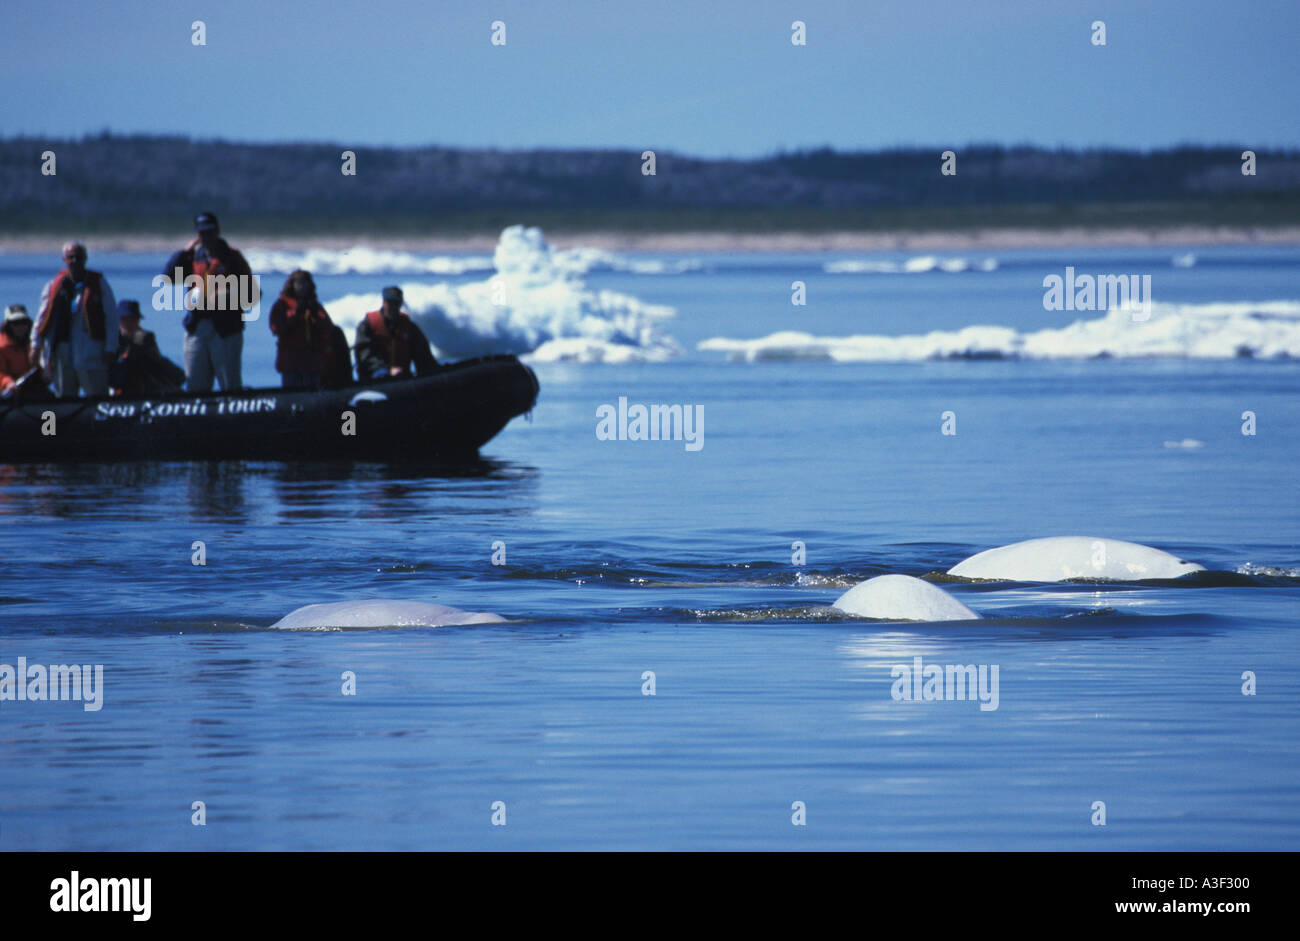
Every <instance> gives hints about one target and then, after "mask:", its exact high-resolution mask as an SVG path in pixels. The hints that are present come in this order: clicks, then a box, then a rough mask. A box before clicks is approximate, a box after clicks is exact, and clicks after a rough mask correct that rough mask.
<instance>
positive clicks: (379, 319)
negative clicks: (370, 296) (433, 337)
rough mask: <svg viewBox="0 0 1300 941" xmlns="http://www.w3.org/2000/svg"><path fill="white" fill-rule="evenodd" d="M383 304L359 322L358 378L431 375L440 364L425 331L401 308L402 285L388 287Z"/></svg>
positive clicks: (373, 378)
mask: <svg viewBox="0 0 1300 941" xmlns="http://www.w3.org/2000/svg"><path fill="white" fill-rule="evenodd" d="M383 300H384V303H383V306H382V307H380V308H379V310H372V311H371V312H370V313H368V314H366V316H365V318H364V319H363V320H362V321H361V323H359V324H357V342H356V351H357V378H358V379H360V380H361V381H362V382H374V381H376V380H379V379H386V378H388V377H390V376H405V377H410V375H411V366H412V364H414V366H415V369H416V374H417V375H420V376H425V375H428V374H429V373H430V372H432V371H433V370H435V369H436V368H437V367H438V361H437V360H436V359H435V358H434V356H433V351H432V350H430V349H429V341H428V340H427V339H425V336H424V331H422V330H421V329H420V327H419V325H418V324H416V323H415V321H413V320H412V319H411V318H410V317H408V316H407V315H406V314H404V313H403V312H402V289H401V288H399V287H386V288H384V292H383Z"/></svg>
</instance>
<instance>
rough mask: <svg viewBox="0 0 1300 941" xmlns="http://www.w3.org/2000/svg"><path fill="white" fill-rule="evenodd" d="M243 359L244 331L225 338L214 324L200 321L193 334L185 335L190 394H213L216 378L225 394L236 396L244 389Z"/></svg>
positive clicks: (187, 380) (186, 377) (187, 385)
mask: <svg viewBox="0 0 1300 941" xmlns="http://www.w3.org/2000/svg"><path fill="white" fill-rule="evenodd" d="M243 356H244V331H243V330H240V331H239V332H237V333H233V334H231V335H230V336H228V337H223V336H221V335H219V334H218V333H217V330H216V328H215V327H214V326H212V321H211V320H207V319H204V320H200V321H199V325H198V326H197V327H195V328H194V332H193V333H187V334H186V335H185V388H187V389H189V391H191V392H211V391H212V380H213V378H215V379H216V380H217V383H218V384H219V385H220V386H221V391H222V392H233V391H234V390H236V389H238V388H240V387H241V386H243V379H242V376H241V369H240V364H241V360H242V359H243Z"/></svg>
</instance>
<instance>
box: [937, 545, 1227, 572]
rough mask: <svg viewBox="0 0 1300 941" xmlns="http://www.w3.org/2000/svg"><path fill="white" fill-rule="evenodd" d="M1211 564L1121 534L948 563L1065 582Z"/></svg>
mask: <svg viewBox="0 0 1300 941" xmlns="http://www.w3.org/2000/svg"><path fill="white" fill-rule="evenodd" d="M1204 571H1205V567H1204V566H1202V565H1197V564H1196V563H1195V562H1184V561H1183V560H1182V559H1180V558H1178V557H1176V556H1172V555H1170V554H1169V553H1168V552H1162V551H1161V550H1159V549H1153V548H1151V547H1150V546H1143V545H1140V544H1138V543H1136V542H1124V541H1123V540H1121V539H1098V538H1094V537H1090V536H1052V537H1049V538H1046V539H1029V540H1026V541H1025V542H1016V543H1012V544H1011V545H1009V546H999V547H998V548H996V549H986V550H985V551H983V552H980V553H977V554H976V555H973V556H971V557H970V558H969V559H963V560H962V561H961V562H958V563H957V564H956V565H954V566H953V567H952V568H950V569H948V574H949V575H956V576H958V577H959V578H978V579H997V580H1004V579H1005V580H1009V581H1018V582H1060V581H1065V580H1066V579H1070V578H1095V579H1104V580H1106V581H1120V582H1134V581H1141V580H1142V579H1147V578H1179V577H1181V576H1183V575H1188V574H1190V573H1192V572H1204Z"/></svg>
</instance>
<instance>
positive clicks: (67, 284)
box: [35, 268, 104, 343]
mask: <svg viewBox="0 0 1300 941" xmlns="http://www.w3.org/2000/svg"><path fill="white" fill-rule="evenodd" d="M102 278H103V275H102V274H100V273H99V272H98V271H87V272H86V276H85V278H84V280H83V283H84V284H85V290H83V291H82V293H81V322H82V324H83V325H84V326H85V328H86V332H87V333H88V334H90V336H91V339H94V340H98V341H100V342H101V343H102V342H103V341H104V291H103V287H102V284H101V279H102ZM75 289H76V282H75V281H73V280H72V274H71V272H69V271H68V269H67V268H64V269H63V270H62V271H60V272H59V273H58V274H57V275H55V276H54V281H53V283H52V284H51V285H50V299H49V300H48V301H46V302H45V309H44V310H42V311H41V312H40V314H39V315H38V316H37V318H36V331H35V332H36V335H37V336H38V337H40V338H41V339H42V340H44V339H45V338H46V337H48V336H49V335H50V333H51V332H52V331H53V330H54V325H55V324H56V323H58V322H59V320H60V319H61V318H64V317H68V316H71V313H72V298H73V291H74V290H75Z"/></svg>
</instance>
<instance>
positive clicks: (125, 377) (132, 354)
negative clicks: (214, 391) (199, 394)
mask: <svg viewBox="0 0 1300 941" xmlns="http://www.w3.org/2000/svg"><path fill="white" fill-rule="evenodd" d="M143 316H144V315H143V314H141V313H140V304H139V302H138V301H122V302H120V303H119V304H118V305H117V317H118V322H119V323H120V324H121V333H120V334H119V336H118V341H117V360H116V361H115V362H114V363H113V365H112V366H110V367H109V370H108V379H109V384H110V385H111V386H112V387H113V391H114V392H115V393H116V394H117V395H122V396H140V395H157V394H160V393H162V394H165V393H169V392H179V391H180V384H181V383H182V382H184V381H185V371H184V370H183V369H181V368H180V367H179V366H177V365H176V364H175V363H173V362H172V361H171V360H169V359H168V358H167V357H165V356H163V355H162V352H161V351H160V350H159V349H158V338H157V337H155V336H154V335H153V333H152V332H151V331H149V330H145V329H144V328H143V327H141V326H140V318H141V317H143Z"/></svg>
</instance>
